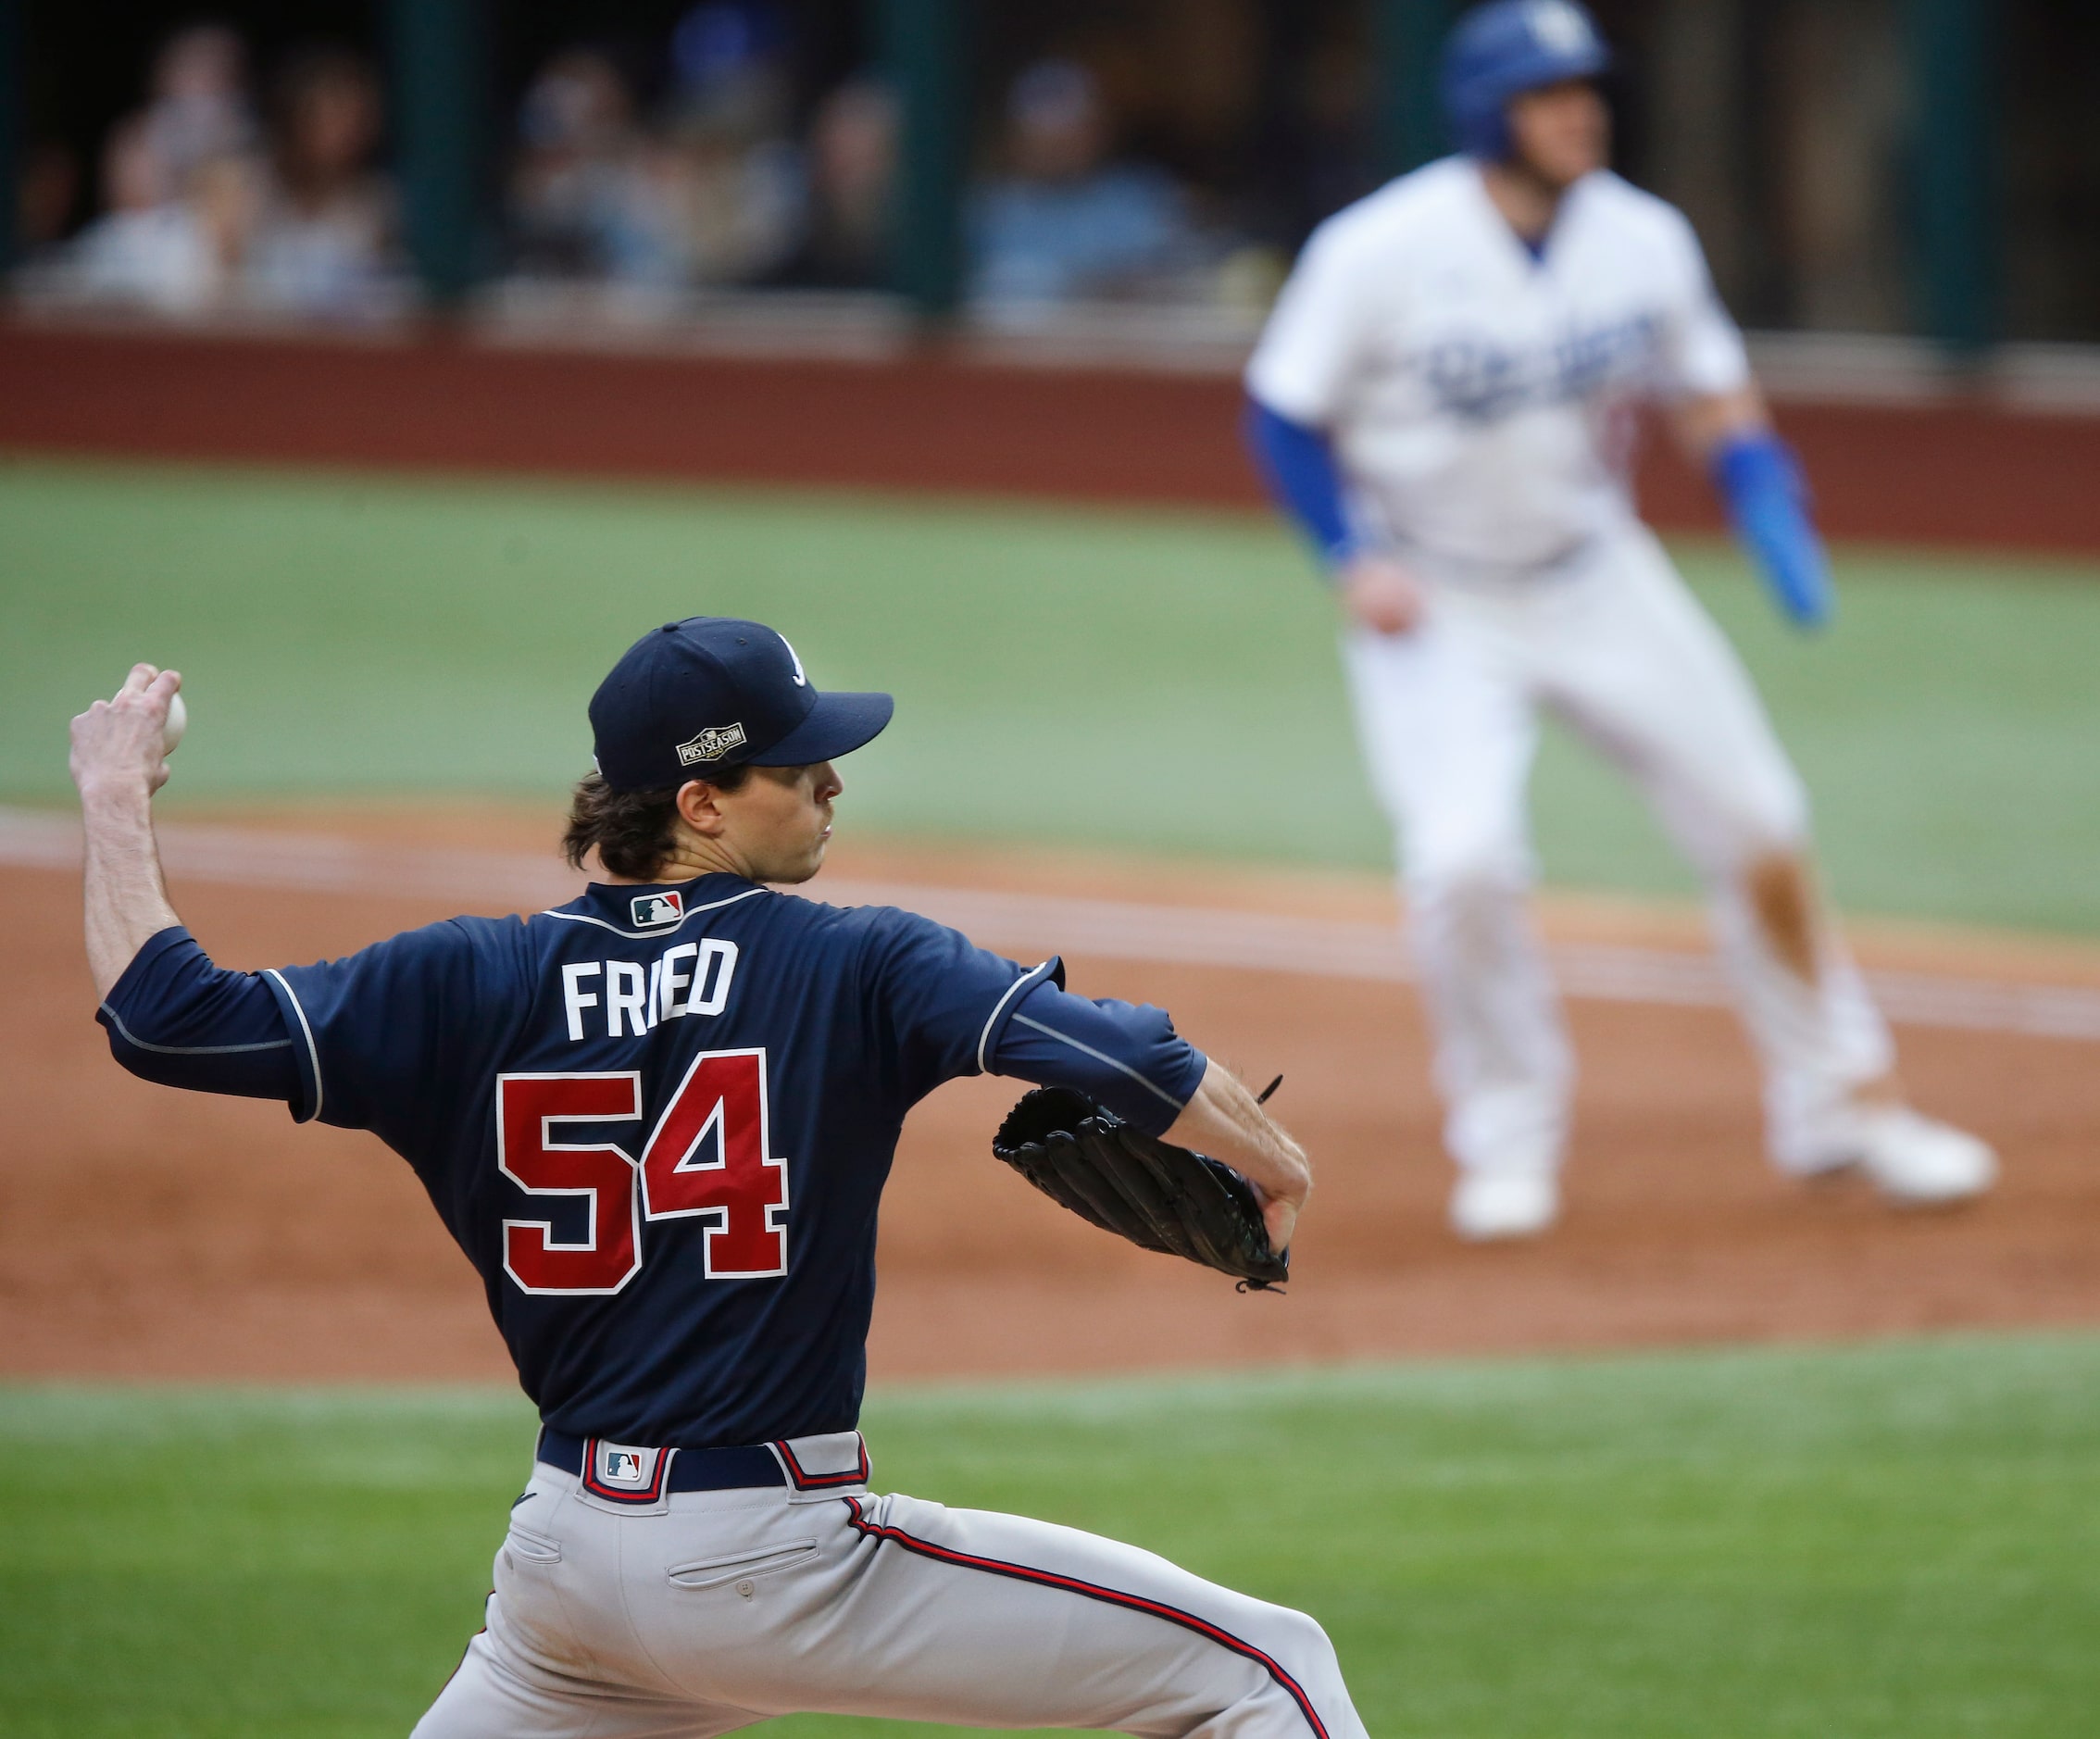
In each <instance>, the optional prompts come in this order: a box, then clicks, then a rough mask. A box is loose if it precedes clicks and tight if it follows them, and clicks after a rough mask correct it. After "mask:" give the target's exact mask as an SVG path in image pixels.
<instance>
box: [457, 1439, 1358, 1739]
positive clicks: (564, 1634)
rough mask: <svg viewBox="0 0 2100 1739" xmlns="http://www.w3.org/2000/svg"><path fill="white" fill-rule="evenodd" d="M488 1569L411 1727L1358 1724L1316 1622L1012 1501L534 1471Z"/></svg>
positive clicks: (638, 1732)
mask: <svg viewBox="0 0 2100 1739" xmlns="http://www.w3.org/2000/svg"><path fill="white" fill-rule="evenodd" d="M806 1441H811V1442H814V1443H818V1444H821V1443H823V1442H826V1441H828V1440H821V1439H819V1440H806ZM796 1446H797V1448H798V1449H801V1448H802V1447H803V1446H804V1445H800V1444H798V1445H796ZM811 1459H812V1460H814V1456H812V1457H811ZM495 1579H496V1585H495V1592H494V1594H493V1595H490V1597H489V1605H488V1627H487V1629H486V1630H485V1631H484V1632H483V1633H481V1634H480V1635H478V1636H476V1637H475V1638H474V1640H473V1642H472V1644H471V1645H469V1649H468V1651H467V1656H466V1658H465V1659H464V1660H463V1661H462V1662H461V1663H460V1667H459V1670H458V1671H457V1672H456V1674H455V1675H454V1677H453V1679H452V1681H451V1682H450V1683H448V1684H447V1685H446V1686H445V1688H444V1692H443V1693H442V1694H441V1695H439V1697H438V1700H437V1702H436V1703H435V1704H434V1705H433V1706H432V1707H431V1710H430V1712H429V1713H428V1714H427V1715H425V1716H424V1718H423V1720H422V1722H421V1723H420V1724H419V1726H418V1727H417V1729H416V1734H417V1739H537V1736H540V1735H545V1736H547V1739H671V1736H672V1735H678V1736H679V1739H704V1736H705V1735H709V1734H715V1733H729V1732H731V1731H733V1730H734V1729H736V1728H738V1727H743V1726H746V1725H748V1724H750V1723H751V1722H753V1721H756V1720H764V1719H766V1718H768V1717H770V1716H775V1715H784V1714H793V1713H802V1712H808V1713H829V1714H859V1715H875V1716H887V1717H891V1718H894V1719H899V1720H930V1721H942V1722H947V1723H955V1724H967V1725H975V1726H986V1727H1081V1728H1105V1729H1116V1730H1119V1731H1122V1732H1125V1733H1139V1734H1144V1735H1157V1736H1158V1739H1170V1736H1171V1739H1191V1736H1193V1739H1271V1736H1273V1739H1328V1736H1329V1735H1331V1736H1332V1739H1360V1735H1362V1733H1363V1732H1364V1729H1363V1725H1362V1723H1361V1721H1360V1720H1358V1719H1357V1718H1356V1712H1355V1710H1354V1708H1352V1707H1351V1705H1350V1702H1349V1696H1348V1693H1347V1691H1346V1690H1345V1689H1344V1686H1343V1683H1342V1674H1341V1669H1340V1666H1339V1664H1338V1663H1337V1661H1336V1659H1335V1657H1334V1650H1333V1648H1332V1646H1331V1645H1330V1644H1329V1642H1328V1640H1327V1637H1326V1634H1325V1633H1323V1632H1322V1631H1321V1629H1320V1628H1319V1625H1318V1624H1316V1623H1315V1622H1314V1621H1313V1620H1311V1619H1309V1618H1306V1616H1305V1615H1304V1614H1302V1613H1298V1612H1294V1611H1291V1610H1289V1609H1288V1608H1282V1607H1277V1606H1271V1605H1269V1604H1268V1603H1267V1602H1265V1601H1260V1600H1256V1599H1252V1598H1250V1597H1249V1596H1247V1595H1240V1594H1235V1593H1233V1592H1231V1590H1230V1589H1225V1588H1220V1587H1218V1586H1217V1585H1215V1584H1213V1583H1206V1582H1205V1581H1203V1580H1202V1579H1201V1578H1199V1577H1196V1576H1194V1575H1191V1574H1190V1573H1189V1572H1188V1571H1186V1570H1180V1569H1178V1568H1177V1567H1176V1566H1174V1565H1172V1564H1170V1563H1169V1562H1167V1561H1166V1560H1165V1559H1164V1558H1157V1557H1155V1556H1154V1555H1153V1554H1151V1553H1149V1552H1143V1551H1140V1550H1138V1549H1137V1548H1135V1547H1133V1546H1128V1545H1119V1544H1117V1543H1116V1542H1114V1541H1111V1540H1104V1539H1100V1538H1097V1537H1095V1536H1094V1535H1092V1534H1087V1533H1079V1532H1077V1531H1075V1530H1073V1529H1070V1528H1061V1527H1056V1526H1054V1525H1052V1524H1050V1523H1048V1522H1042V1521H1031V1520H1026V1519H1024V1518H1021V1517H1018V1516H1003V1515H994V1514H991V1513H988V1512H985V1511H981V1510H969V1509H948V1508H944V1507H943V1506H941V1505H939V1504H930V1503H922V1502H920V1501H919V1500H917V1499H914V1498H909V1497H904V1496H897V1495H887V1496H881V1497H870V1496H869V1495H867V1493H866V1491H865V1490H864V1489H856V1490H854V1491H851V1492H849V1493H846V1494H844V1495H833V1494H824V1495H796V1494H794V1493H792V1492H788V1491H785V1490H756V1491H731V1492H695V1493H687V1494H681V1495H675V1496H672V1497H670V1498H669V1499H667V1500H665V1504H664V1506H663V1508H662V1512H661V1513H614V1512H612V1511H610V1510H609V1509H607V1508H605V1507H603V1506H600V1505H598V1504H597V1503H596V1502H595V1500H594V1499H593V1498H592V1497H591V1496H590V1495H588V1494H585V1493H583V1492H581V1489H580V1484H579V1482H578V1481H577V1479H576V1478H575V1476H574V1475H572V1474H567V1473H563V1472H560V1471H557V1470H552V1469H549V1468H546V1467H544V1466H540V1465H537V1464H535V1466H534V1468H533V1473H532V1482H531V1487H530V1488H529V1490H528V1493H527V1495H526V1496H525V1497H524V1498H523V1499H521V1500H520V1502H519V1506H518V1508H517V1509H516V1510H515V1511H514V1513H513V1517H512V1523H511V1530H510V1533H509V1536H508V1538H507V1539H506V1542H505V1545H504V1549H503V1550H502V1552H501V1553H499V1554H498V1556H497V1558H496V1566H495Z"/></svg>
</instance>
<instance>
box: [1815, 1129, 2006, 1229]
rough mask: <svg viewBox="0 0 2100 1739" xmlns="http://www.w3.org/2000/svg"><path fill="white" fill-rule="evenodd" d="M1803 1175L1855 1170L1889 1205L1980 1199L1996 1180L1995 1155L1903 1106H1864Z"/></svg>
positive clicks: (1965, 1134) (1975, 1141) (1822, 1147)
mask: <svg viewBox="0 0 2100 1739" xmlns="http://www.w3.org/2000/svg"><path fill="white" fill-rule="evenodd" d="M1818 1145H1819V1149H1820V1151H1819V1153H1818V1154H1817V1156H1816V1162H1815V1163H1814V1164H1813V1165H1811V1166H1809V1167H1807V1168H1805V1170H1806V1174H1807V1175H1810V1176H1819V1175H1821V1174H1823V1173H1825V1172H1830V1171H1836V1170H1842V1169H1844V1168H1845V1167H1848V1166H1856V1167H1857V1168H1858V1169H1859V1170H1861V1171H1864V1172H1865V1173H1866V1174H1867V1175H1868V1177H1869V1178H1871V1179H1872V1180H1873V1182H1874V1185H1875V1187H1876V1188H1877V1189H1879V1190H1880V1191H1881V1194H1882V1195H1885V1196H1887V1197H1888V1198H1889V1200H1890V1201H1892V1202H1894V1203H1897V1204H1898V1205H1899V1206H1902V1207H1945V1206H1947V1205H1948V1204H1950V1203H1954V1202H1965V1201H1968V1200H1969V1199H1970V1198H1971V1197H1973V1196H1978V1195H1982V1194H1983V1192H1984V1191H1986V1190H1988V1189H1989V1188H1990V1187H1991V1185H1992V1184H1993V1183H1994V1182H1997V1178H1998V1156H1997V1155H1996V1154H1994V1153H1993V1152H1992V1151H1991V1149H1990V1146H1989V1145H1987V1144H1986V1143H1984V1142H1981V1141H1979V1140H1978V1139H1977V1138H1976V1137H1975V1136H1974V1135H1971V1134H1969V1132H1968V1131H1966V1130H1960V1129H1956V1128H1955V1126H1954V1125H1953V1124H1951V1123H1943V1122H1941V1121H1940V1120H1938V1119H1936V1118H1931V1117H1926V1116H1923V1115H1922V1114H1920V1113H1919V1112H1917V1111H1914V1110H1912V1109H1911V1108H1910V1107H1908V1106H1907V1105H1863V1106H1856V1107H1852V1109H1851V1110H1850V1111H1848V1112H1847V1114H1846V1116H1845V1118H1844V1124H1843V1127H1842V1128H1841V1129H1840V1130H1838V1131H1833V1132H1832V1133H1831V1137H1830V1138H1829V1139H1828V1140H1827V1141H1826V1142H1824V1143H1819V1144H1818Z"/></svg>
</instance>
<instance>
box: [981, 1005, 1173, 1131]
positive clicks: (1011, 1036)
mask: <svg viewBox="0 0 2100 1739" xmlns="http://www.w3.org/2000/svg"><path fill="white" fill-rule="evenodd" d="M987 1060H988V1062H989V1064H990V1067H991V1072H992V1073H994V1074H995V1075H1018V1076H1019V1077H1020V1078H1021V1079H1022V1080H1023V1081H1032V1082H1036V1083H1037V1084H1038V1085H1039V1086H1045V1087H1071V1088H1075V1089H1076V1090H1078V1091H1079V1092H1081V1093H1083V1094H1085V1095H1087V1096H1088V1097H1089V1098H1092V1099H1094V1100H1097V1101H1098V1102H1099V1103H1101V1104H1103V1105H1105V1106H1106V1107H1108V1108H1109V1109H1110V1110H1111V1111H1113V1112H1115V1114H1116V1115H1117V1116H1118V1117H1119V1118H1121V1119H1122V1120H1124V1121H1125V1122H1127V1123H1133V1124H1135V1125H1136V1126H1137V1127H1138V1128H1139V1129H1142V1130H1144V1132H1145V1133H1146V1134H1148V1135H1164V1134H1165V1133H1166V1132H1168V1130H1169V1129H1170V1128H1171V1127H1172V1126H1173V1123H1174V1120H1175V1119H1176V1118H1178V1117H1180V1116H1181V1107H1183V1106H1185V1105H1187V1104H1188V1102H1189V1100H1190V1098H1191V1096H1192V1095H1194V1093H1195V1090H1196V1088H1197V1087H1198V1086H1200V1085H1201V1084H1202V1082H1203V1074H1204V1070H1205V1069H1206V1068H1207V1067H1208V1066H1209V1065H1208V1061H1207V1059H1206V1057H1205V1056H1204V1054H1203V1053H1202V1052H1201V1051H1199V1050H1197V1049H1196V1047H1195V1046H1194V1045H1191V1044H1190V1043H1189V1042H1188V1040H1186V1039H1184V1038H1183V1037H1181V1034H1180V1033H1178V1032H1175V1031H1174V1023H1173V1021H1172V1020H1169V1018H1168V1016H1167V1011H1166V1010H1165V1009H1163V1008H1155V1007H1152V1006H1151V1005H1150V1004H1136V1003H1127V1002H1114V1001H1104V1002H1094V1001H1090V1000H1089V999H1088V998H1086V997H1084V996H1075V995H1072V994H1071V993H1070V992H1069V991H1068V990H1066V989H1064V988H1063V987H1062V986H1061V985H1060V984H1059V983H1057V982H1056V980H1055V979H1053V978H1050V977H1044V978H1043V979H1040V980H1038V981H1037V982H1035V983H1034V984H1031V985H1030V986H1029V987H1028V989H1027V990H1026V991H1024V992H1023V993H1022V995H1021V996H1020V997H1019V1000H1018V1001H1017V1003H1016V1004H1015V1007H1014V1010H1013V1013H1012V1015H1011V1016H1010V1017H1009V1018H1008V1019H1007V1020H1006V1025H1005V1027H1004V1028H1003V1029H1002V1030H1001V1032H1000V1034H999V1038H998V1043H997V1046H996V1048H995V1049H994V1051H993V1053H992V1055H991V1057H989V1058H988V1059H987Z"/></svg>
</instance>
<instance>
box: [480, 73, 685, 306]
mask: <svg viewBox="0 0 2100 1739" xmlns="http://www.w3.org/2000/svg"><path fill="white" fill-rule="evenodd" d="M519 135H520V139H519V143H520V150H519V160H518V167H517V171H516V174H515V176H514V178H513V181H512V187H511V219H512V222H513V226H514V228H515V230H516V234H517V244H518V251H519V264H520V266H521V267H522V268H523V269H524V270H525V271H526V272H527V273H528V274H531V275H533V276H540V277H556V278H577V277H581V278H609V279H612V280H614V281H619V282H625V283H631V284H642V285H658V286H669V285H672V284H675V283H677V282H679V281H681V279H682V277H683V275H684V272H685V267H686V256H687V253H688V251H689V249H688V244H687V240H686V237H685V235H684V233H683V231H684V225H683V223H682V221H681V211H680V209H679V206H680V199H679V196H678V190H677V187H676V184H675V183H676V174H675V167H674V166H673V165H672V164H670V163H669V161H668V160H667V159H666V158H665V156H664V155H663V153H662V152H661V151H660V150H656V149H653V148H652V147H651V145H650V144H649V142H648V141H647V140H646V139H645V138H644V136H643V133H642V131H641V129H640V128H639V127H638V126H637V124H636V122H635V118H634V99H633V96H632V94H631V93H630V91H629V90H628V87H627V81H626V80H625V79H624V78H622V77H621V76H620V71H619V68H618V67H616V66H614V65H613V63H612V61H611V60H610V59H608V58H607V57H606V56H604V55H601V54H599V53H597V52H595V51H594V50H591V49H582V48H572V49H569V50H566V51H565V52H563V53H562V54H559V55H556V56H555V57H554V59H553V60H551V61H549V62H548V63H547V65H546V67H545V69H544V70H543V71H542V72H541V74H540V76H539V77H538V78H537V79H536V80H534V81H533V82H532V85H531V89H529V90H528V91H527V92H526V93H525V101H524V105H523V107H522V109H521V111H520V114H519Z"/></svg>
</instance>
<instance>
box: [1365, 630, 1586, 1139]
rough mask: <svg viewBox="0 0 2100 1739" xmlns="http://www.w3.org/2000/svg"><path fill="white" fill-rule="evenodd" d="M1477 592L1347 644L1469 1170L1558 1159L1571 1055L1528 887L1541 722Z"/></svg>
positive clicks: (1447, 1134)
mask: <svg viewBox="0 0 2100 1739" xmlns="http://www.w3.org/2000/svg"><path fill="white" fill-rule="evenodd" d="M1468 603H1469V601H1468V600H1465V599H1460V598H1448V599H1447V598H1439V599H1437V600H1436V601H1435V603H1434V604H1433V606H1432V607H1431V611H1430V614H1429V617H1428V619H1426V620H1425V621H1424V622H1423V623H1422V625H1421V626H1420V627H1419V628H1418V629H1416V630H1415V632H1412V633H1408V634H1395V635H1381V634H1372V633H1368V632H1355V633H1352V634H1351V635H1350V636H1349V637H1348V638H1347V639H1346V640H1345V641H1344V662H1345V664H1346V666H1347V669H1348V671H1349V676H1350V691H1351V694H1353V696H1354V698H1355V702H1356V724H1357V731H1358V733H1359V734H1360V736H1361V737H1362V739H1363V744H1364V754H1365V758H1366V760H1367V762H1368V764H1369V771H1370V776H1371V782H1372V784H1373V786H1374V788H1375V789H1376V790H1377V792H1378V794H1379V797H1380V800H1381V802H1382V804H1383V805H1384V807H1385V810H1386V813H1387V815H1388V816H1389V817H1390V818H1391V819H1392V821H1393V823H1394V828H1395V830H1396V832H1397V835H1398V850H1399V859H1400V868H1401V877H1400V879H1401V885H1402V889H1403V892H1404V893H1405V895H1406V905H1407V932H1408V939H1409V942H1410V945H1411V946H1412V948H1413V951H1414V954H1415V957H1416V963H1417V968H1418V970H1419V973H1420V978H1421V987H1422V994H1423V998H1424V1000H1425V1001H1426V1002H1427V1004H1428V1006H1429V1011H1430V1020H1431V1026H1432V1028H1433V1030H1434V1032H1435V1043H1436V1050H1435V1073H1436V1083H1437V1088H1438V1091H1439V1092H1440V1093H1441V1094H1442V1095H1443V1097H1444V1107H1445V1117H1444V1145H1445V1147H1446V1148H1448V1149H1449V1151H1450V1153H1451V1157H1453V1158H1454V1159H1455V1160H1456V1161H1457V1163H1458V1164H1459V1165H1460V1166H1461V1167H1464V1168H1465V1169H1467V1170H1478V1171H1541V1170H1544V1171H1552V1170H1557V1168H1558V1167H1559V1164H1560V1160H1561V1153H1562V1149H1563V1147H1564V1146H1565V1145H1566V1143H1567V1138H1568V1118H1569V1094H1570V1092H1571V1090H1572V1086H1573V1080H1574V1063H1573V1057H1572V1053H1571V1051H1570V1049H1569V1042H1568V1034H1567V1031H1566V1028H1565V1026H1564V1025H1563V1022H1562V1020H1561V1014H1560V1007H1559V1004H1558V1001H1557V999H1556V996H1555V994H1554V988H1553V981H1552V978H1551V976H1550V974H1549V973H1548V971H1547V968H1546V961H1545V955H1544V950H1543V949H1542V948H1541V946H1540V945H1539V939H1538V936H1537V933H1536V932H1535V931H1534V930H1533V928H1532V924H1531V912H1530V906H1529V897H1528V896H1529V895H1530V893H1531V883H1532V881H1533V879H1534V877H1535V875H1536V863H1535V860H1534V859H1533V857H1532V854H1531V831H1530V822H1529V820H1528V819H1527V816H1526V812H1525V790H1526V786H1527V785H1528V784H1529V782H1530V780H1531V759H1532V757H1533V755H1534V754H1535V753H1536V751H1537V748H1538V721H1537V719H1536V717H1535V716H1534V714H1533V711H1532V705H1531V695H1530V694H1529V692H1528V690H1527V685H1526V682H1525V677H1524V669H1523V663H1522V660H1521V658H1520V657H1519V656H1517V655H1518V652H1519V648H1518V647H1517V646H1516V645H1515V644H1513V643H1512V642H1511V640H1510V638H1509V636H1508V635H1506V633H1504V632H1498V629H1497V625H1496V624H1495V622H1494V620H1493V619H1491V618H1489V617H1487V616H1486V615H1484V614H1482V613H1481V612H1478V611H1476V610H1473V609H1470V608H1469V607H1467V605H1468Z"/></svg>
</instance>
